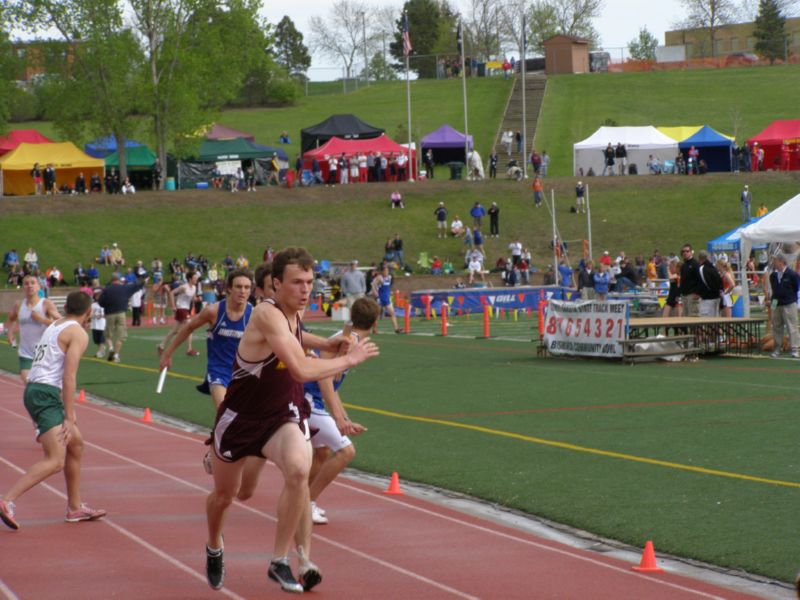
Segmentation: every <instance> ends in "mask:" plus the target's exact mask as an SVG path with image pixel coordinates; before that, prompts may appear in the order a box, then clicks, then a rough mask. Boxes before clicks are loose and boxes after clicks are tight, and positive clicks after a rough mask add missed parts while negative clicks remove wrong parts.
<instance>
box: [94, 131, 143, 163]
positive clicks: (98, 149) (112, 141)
mask: <svg viewBox="0 0 800 600" xmlns="http://www.w3.org/2000/svg"><path fill="white" fill-rule="evenodd" d="M141 146H144V144H142V143H139V142H137V141H136V140H126V141H125V147H126V148H140V147H141ZM83 149H84V150H85V151H86V154H88V155H89V156H93V157H94V158H105V157H106V156H110V155H111V154H114V152H116V151H117V138H116V137H115V136H113V135H107V136H106V137H101V138H97V139H96V140H94V141H93V142H89V143H88V144H86V145H85V146H84V147H83Z"/></svg>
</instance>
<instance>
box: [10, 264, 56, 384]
mask: <svg viewBox="0 0 800 600" xmlns="http://www.w3.org/2000/svg"><path fill="white" fill-rule="evenodd" d="M22 287H23V291H24V293H25V297H24V298H23V299H22V300H20V301H19V302H17V303H16V304H15V305H14V307H13V308H12V309H11V312H10V313H9V315H8V341H9V343H10V344H11V346H12V347H15V346H16V344H17V341H16V340H15V339H14V327H13V324H14V323H15V322H17V323H18V324H19V348H18V349H17V354H18V355H19V376H20V378H21V379H22V383H27V381H28V371H30V368H31V363H32V362H33V349H34V348H35V347H36V344H37V343H38V342H39V339H40V338H41V337H42V334H43V333H44V330H45V329H47V326H48V325H50V323H52V322H54V321H56V320H57V319H59V318H60V317H61V315H60V314H59V313H58V309H57V308H56V305H55V304H53V302H52V301H50V300H48V299H47V298H40V297H39V289H40V288H39V280H38V279H36V277H35V276H34V275H26V276H25V277H24V278H23V280H22Z"/></svg>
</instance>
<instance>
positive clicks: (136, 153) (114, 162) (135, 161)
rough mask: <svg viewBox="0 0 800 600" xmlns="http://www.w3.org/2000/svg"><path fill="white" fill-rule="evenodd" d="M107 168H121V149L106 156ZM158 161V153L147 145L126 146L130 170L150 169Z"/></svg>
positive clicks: (126, 157)
mask: <svg viewBox="0 0 800 600" xmlns="http://www.w3.org/2000/svg"><path fill="white" fill-rule="evenodd" d="M105 161H106V169H107V168H109V167H117V168H119V150H117V151H116V152H114V153H113V154H109V155H108V156H107V157H106V158H105ZM155 162H156V155H155V154H154V153H153V151H152V150H150V148H148V147H147V146H136V147H134V148H125V164H126V166H127V168H128V170H129V171H149V170H150V169H152V168H153V164H155Z"/></svg>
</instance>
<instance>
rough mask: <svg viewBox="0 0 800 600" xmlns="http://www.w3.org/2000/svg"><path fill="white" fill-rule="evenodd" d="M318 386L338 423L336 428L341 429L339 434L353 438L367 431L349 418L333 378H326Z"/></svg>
mask: <svg viewBox="0 0 800 600" xmlns="http://www.w3.org/2000/svg"><path fill="white" fill-rule="evenodd" d="M318 385H319V391H320V392H322V399H323V400H324V401H325V406H326V407H327V408H328V410H330V412H331V416H333V420H334V421H336V427H338V428H339V433H341V434H342V435H350V436H352V435H358V434H359V433H363V432H365V431H366V430H367V428H366V427H364V426H363V425H361V424H360V423H355V422H353V421H351V420H350V419H349V418H348V416H347V412H346V411H345V410H344V404H343V403H342V399H341V397H340V396H339V392H337V391H336V390H335V389H334V387H333V378H332V377H326V378H325V379H323V380H321V381H319V382H318Z"/></svg>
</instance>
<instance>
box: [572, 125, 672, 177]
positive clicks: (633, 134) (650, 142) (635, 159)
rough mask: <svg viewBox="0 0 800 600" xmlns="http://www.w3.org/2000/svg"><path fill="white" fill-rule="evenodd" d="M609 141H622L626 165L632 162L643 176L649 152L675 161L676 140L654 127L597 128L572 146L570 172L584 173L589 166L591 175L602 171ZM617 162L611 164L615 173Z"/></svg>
mask: <svg viewBox="0 0 800 600" xmlns="http://www.w3.org/2000/svg"><path fill="white" fill-rule="evenodd" d="M609 143H611V145H612V146H616V145H617V144H619V143H622V144H625V148H626V149H627V150H628V165H629V166H630V165H631V164H635V165H636V168H637V170H638V172H639V175H647V173H648V170H647V160H648V157H649V156H650V155H651V154H652V155H653V156H654V157H656V158H658V159H659V160H660V161H661V162H662V164H663V162H664V161H665V160H675V157H676V156H677V155H678V142H676V141H675V140H673V139H672V138H671V137H669V136H666V135H664V134H663V133H661V132H660V131H659V130H658V129H656V128H655V127H652V126H650V125H648V126H646V127H601V128H600V129H598V130H597V131H595V132H594V133H593V134H592V135H591V136H589V137H588V138H586V139H585V140H583V141H582V142H578V143H577V144H574V145H573V146H572V157H573V158H572V161H573V162H572V165H573V172H574V173H575V175H576V176H577V175H578V174H579V169H583V174H584V176H585V175H586V174H587V173H588V172H589V169H590V168H591V169H592V170H594V173H595V175H600V174H601V173H602V172H603V165H604V163H605V159H604V156H603V150H605V149H606V146H608V144H609ZM618 170H619V165H614V171H615V172H618Z"/></svg>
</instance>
